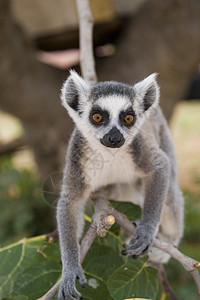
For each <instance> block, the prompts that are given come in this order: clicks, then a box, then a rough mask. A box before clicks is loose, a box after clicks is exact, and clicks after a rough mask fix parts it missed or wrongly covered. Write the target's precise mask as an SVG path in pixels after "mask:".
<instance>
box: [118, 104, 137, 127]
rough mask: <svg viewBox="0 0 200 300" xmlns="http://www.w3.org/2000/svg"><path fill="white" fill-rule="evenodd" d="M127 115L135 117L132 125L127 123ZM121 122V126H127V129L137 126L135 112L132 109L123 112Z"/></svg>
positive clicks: (120, 115)
mask: <svg viewBox="0 0 200 300" xmlns="http://www.w3.org/2000/svg"><path fill="white" fill-rule="evenodd" d="M127 115H131V116H133V122H132V123H130V124H128V123H127V122H126V121H125V117H126V116H127ZM119 121H120V124H121V125H124V126H126V127H131V126H133V125H134V124H135V122H136V115H135V112H134V110H133V109H132V108H129V109H127V110H126V111H122V112H121V113H120V114H119Z"/></svg>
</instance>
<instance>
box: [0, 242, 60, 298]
mask: <svg viewBox="0 0 200 300" xmlns="http://www.w3.org/2000/svg"><path fill="white" fill-rule="evenodd" d="M59 261H60V255H59V253H58V245H57V243H49V242H47V241H46V237H45V236H40V237H37V238H32V239H24V240H22V241H20V242H18V243H16V244H13V245H10V246H8V247H4V248H2V249H0V299H3V298H6V297H14V296H17V295H22V296H28V299H29V300H32V299H33V300H34V299H37V298H38V297H40V296H42V295H43V294H44V293H45V292H47V291H48V290H49V289H50V288H51V287H52V286H53V285H54V284H55V282H56V281H57V280H58V278H59V276H60V274H61V266H60V264H58V262H59Z"/></svg>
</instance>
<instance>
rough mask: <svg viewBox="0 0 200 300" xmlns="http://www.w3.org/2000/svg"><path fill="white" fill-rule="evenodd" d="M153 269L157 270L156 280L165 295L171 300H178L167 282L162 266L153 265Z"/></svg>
mask: <svg viewBox="0 0 200 300" xmlns="http://www.w3.org/2000/svg"><path fill="white" fill-rule="evenodd" d="M155 268H156V269H157V270H158V280H159V281H160V282H161V284H162V286H163V290H164V291H165V293H166V294H167V295H168V296H169V297H170V299H171V300H179V299H178V298H177V296H176V295H175V294H174V291H173V290H172V288H171V286H170V284H169V282H168V279H167V275H166V272H165V268H164V266H163V265H162V264H158V265H155Z"/></svg>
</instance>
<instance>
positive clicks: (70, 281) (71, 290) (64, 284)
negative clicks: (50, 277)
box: [58, 265, 87, 300]
mask: <svg viewBox="0 0 200 300" xmlns="http://www.w3.org/2000/svg"><path fill="white" fill-rule="evenodd" d="M76 279H79V282H80V284H81V286H82V287H83V288H84V287H85V286H86V284H87V282H86V279H85V276H84V274H83V270H82V268H81V266H80V265H78V266H72V267H69V268H67V270H66V271H65V270H63V276H62V279H61V283H60V287H59V292H58V299H60V300H76V299H83V296H82V295H81V294H80V293H79V292H78V291H77V289H76Z"/></svg>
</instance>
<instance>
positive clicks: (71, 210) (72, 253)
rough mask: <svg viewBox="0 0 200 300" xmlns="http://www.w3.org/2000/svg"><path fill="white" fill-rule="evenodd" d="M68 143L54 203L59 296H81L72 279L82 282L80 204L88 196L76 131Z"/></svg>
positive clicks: (82, 220) (80, 147)
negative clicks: (57, 242)
mask: <svg viewBox="0 0 200 300" xmlns="http://www.w3.org/2000/svg"><path fill="white" fill-rule="evenodd" d="M72 138H73V143H70V144H69V148H68V153H67V158H68V157H69V159H67V162H66V167H65V170H64V176H63V184H62V191H61V196H60V199H59V201H58V205H57V223H58V232H59V240H60V248H61V258H62V280H61V284H60V288H59V294H58V297H59V299H62V300H64V299H67V300H69V299H77V298H78V299H81V297H82V296H81V294H80V293H79V292H78V291H77V290H76V286H75V282H76V279H77V278H78V279H79V282H80V284H81V285H82V286H85V284H86V279H85V276H84V274H83V271H82V268H81V265H80V257H79V256H80V254H79V239H80V237H81V234H82V230H83V225H84V206H85V203H86V201H87V199H88V197H89V193H90V192H89V187H88V185H87V184H85V176H84V174H83V171H82V167H81V161H82V151H83V150H82V149H83V145H82V140H81V138H80V136H79V135H78V134H77V133H76V134H74V136H73V137H72Z"/></svg>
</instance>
